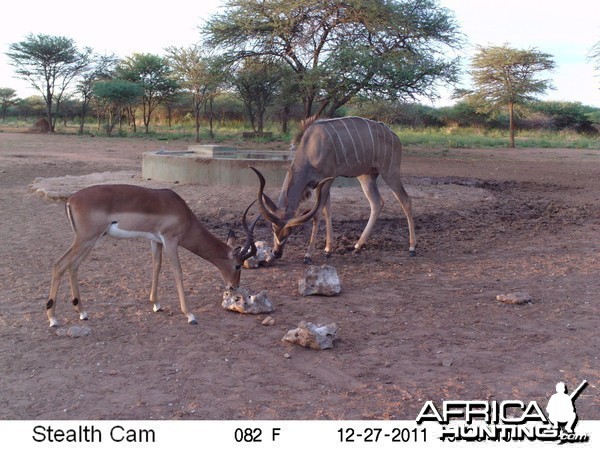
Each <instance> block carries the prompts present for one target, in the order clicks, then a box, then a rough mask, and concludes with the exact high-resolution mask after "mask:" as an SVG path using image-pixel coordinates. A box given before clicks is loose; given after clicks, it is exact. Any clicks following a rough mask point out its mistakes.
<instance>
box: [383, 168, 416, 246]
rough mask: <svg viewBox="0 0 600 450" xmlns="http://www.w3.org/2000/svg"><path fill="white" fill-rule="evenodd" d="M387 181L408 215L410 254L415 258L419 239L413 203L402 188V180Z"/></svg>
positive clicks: (392, 179)
mask: <svg viewBox="0 0 600 450" xmlns="http://www.w3.org/2000/svg"><path fill="white" fill-rule="evenodd" d="M385 181H386V182H387V184H389V186H390V187H391V188H392V191H393V192H394V196H395V197H396V198H397V199H398V201H399V202H400V206H402V210H403V211H404V214H405V215H406V220H407V221H408V233H409V242H410V247H409V249H408V253H409V255H410V256H415V255H416V254H417V252H416V250H415V249H416V246H417V239H416V237H415V222H414V219H413V213H412V201H411V199H410V197H409V195H408V194H407V193H406V191H405V190H404V186H402V181H400V178H394V177H388V179H385Z"/></svg>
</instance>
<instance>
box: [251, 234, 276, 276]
mask: <svg viewBox="0 0 600 450" xmlns="http://www.w3.org/2000/svg"><path fill="white" fill-rule="evenodd" d="M255 245H256V255H254V256H253V257H252V258H248V259H247V260H246V261H244V268H246V269H258V267H260V266H270V265H271V264H273V262H274V261H275V258H274V257H273V249H272V248H271V247H269V245H267V243H266V242H264V241H256V242H255Z"/></svg>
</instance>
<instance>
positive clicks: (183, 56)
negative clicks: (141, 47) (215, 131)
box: [166, 45, 224, 142]
mask: <svg viewBox="0 0 600 450" xmlns="http://www.w3.org/2000/svg"><path fill="white" fill-rule="evenodd" d="M166 52H167V59H168V61H169V64H170V66H171V68H172V69H173V75H174V76H175V78H176V80H177V81H178V83H179V85H180V87H181V88H182V89H184V90H185V91H187V92H189V93H190V94H191V95H192V99H193V108H194V123H195V129H196V142H200V118H201V116H202V107H203V106H204V105H205V104H206V102H207V100H208V98H209V97H210V96H211V95H213V94H214V93H215V92H216V91H217V89H218V87H219V85H220V84H221V83H222V81H223V79H224V76H223V75H222V71H221V70H218V69H216V68H219V69H220V68H221V67H222V66H221V64H220V62H219V58H217V57H216V56H214V55H212V54H211V53H209V52H205V51H204V50H203V49H202V48H201V47H200V46H197V45H193V46H191V47H188V48H177V47H169V48H167V49H166Z"/></svg>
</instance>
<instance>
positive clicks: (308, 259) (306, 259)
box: [303, 256, 313, 264]
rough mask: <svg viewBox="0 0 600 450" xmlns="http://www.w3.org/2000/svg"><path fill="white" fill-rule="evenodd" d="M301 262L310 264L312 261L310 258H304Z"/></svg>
mask: <svg viewBox="0 0 600 450" xmlns="http://www.w3.org/2000/svg"><path fill="white" fill-rule="evenodd" d="M303 262H304V264H312V262H313V260H312V258H310V257H308V256H305V257H304V260H303Z"/></svg>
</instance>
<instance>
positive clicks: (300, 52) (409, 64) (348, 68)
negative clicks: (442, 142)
mask: <svg viewBox="0 0 600 450" xmlns="http://www.w3.org/2000/svg"><path fill="white" fill-rule="evenodd" d="M203 34H204V36H205V38H206V40H207V43H208V44H209V45H214V46H216V47H219V48H222V49H224V50H225V51H226V55H227V56H228V57H229V58H230V59H231V60H232V61H235V60H239V59H242V58H248V57H272V58H277V59H279V60H281V61H283V62H285V63H286V64H287V65H288V66H289V67H290V68H291V69H292V70H293V71H294V73H295V75H296V77H297V82H298V86H299V89H300V93H301V97H302V100H303V103H304V115H305V116H306V117H308V116H310V115H313V114H316V115H324V116H333V115H334V114H335V112H336V111H337V110H338V109H339V108H341V107H342V106H344V105H345V104H346V103H347V102H348V101H350V100H351V99H352V98H353V97H355V96H356V95H359V94H363V95H368V96H370V97H379V98H384V99H400V98H414V97H417V96H430V97H432V96H435V86H436V83H445V82H451V83H453V82H455V81H456V79H457V76H458V72H459V67H458V64H457V61H456V60H455V59H448V58H447V55H446V54H447V50H448V48H449V47H450V48H453V47H455V46H458V44H459V43H460V41H461V37H460V35H459V33H458V31H457V25H456V24H455V22H454V21H453V18H452V17H451V14H450V13H449V11H448V10H447V9H445V8H442V7H440V6H439V5H438V3H437V1H436V0H402V1H400V0H391V1H384V0H352V1H347V0H332V1H328V2H323V1H321V0H291V1H290V0H263V1H260V2H256V1H254V0H228V1H227V2H226V3H225V12H224V13H222V14H220V15H215V16H214V17H213V18H212V19H210V20H209V21H207V23H206V24H205V26H204V28H203Z"/></svg>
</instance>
